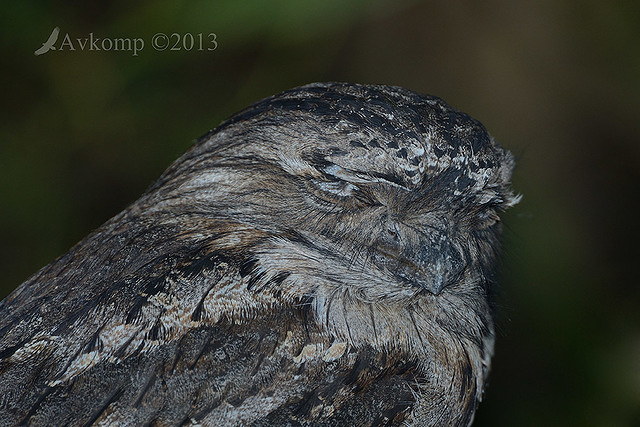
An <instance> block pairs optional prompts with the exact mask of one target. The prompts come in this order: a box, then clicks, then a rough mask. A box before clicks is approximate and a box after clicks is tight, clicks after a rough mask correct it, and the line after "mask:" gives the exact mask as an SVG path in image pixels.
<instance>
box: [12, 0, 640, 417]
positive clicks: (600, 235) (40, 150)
mask: <svg viewBox="0 0 640 427" xmlns="http://www.w3.org/2000/svg"><path fill="white" fill-rule="evenodd" d="M0 24H1V25H0V35H1V36H2V37H1V39H2V56H1V57H0V65H1V68H0V70H1V71H0V73H2V74H1V75H2V85H3V86H2V93H3V96H2V98H1V99H0V105H2V114H1V115H0V271H2V278H1V279H0V296H5V295H7V294H8V293H9V292H10V291H11V290H12V289H13V288H15V287H16V286H17V285H18V284H19V283H21V282H22V281H23V280H25V279H26V278H27V277H28V276H29V275H30V274H32V273H33V272H35V271H36V270H37V269H38V268H40V267H42V266H43V265H45V264H47V263H48V262H50V261H51V260H52V259H53V258H55V257H56V256H58V255H60V254H62V253H64V252H65V251H66V250H67V249H68V248H69V247H70V246H71V245H73V244H74V243H75V242H77V241H78V240H80V239H81V238H82V237H83V236H85V235H86V234H87V233H88V232H89V231H90V230H92V229H93V228H95V227H98V226H99V225H100V224H101V223H102V222H104V221H105V220H107V219H108V218H109V217H111V216H112V215H114V214H115V213H117V212H118V211H120V210H121V209H123V208H124V207H125V206H126V205H127V204H128V203H130V202H132V201H133V200H135V199H136V198H137V197H138V196H139V195H140V194H141V193H142V192H143V191H144V190H145V188H146V187H147V186H148V185H150V184H151V183H152V182H153V180H154V179H155V178H157V177H158V176H159V174H160V173H161V172H162V170H163V169H164V168H165V167H166V166H167V165H168V164H169V163H170V162H171V161H172V160H174V159H175V158H177V157H178V156H179V155H180V154H181V153H182V152H183V151H184V150H185V149H186V148H187V147H188V146H189V145H190V144H191V142H192V141H193V139H195V138H197V137H198V136H200V135H202V134H204V133H206V132H207V131H208V130H209V129H210V128H212V127H214V126H216V125H217V124H218V123H219V122H220V121H222V120H223V119H224V118H226V117H228V116H229V115H230V114H232V113H234V112H235V111H237V110H239V109H240V108H243V107H245V106H247V105H248V104H250V103H251V102H254V101H256V100H258V99H260V98H262V97H265V96H268V95H271V94H274V93H276V92H279V91H281V90H284V89H287V88H290V87H293V86H297V85H300V84H304V83H309V82H312V81H327V80H340V81H354V82H361V83H385V84H393V85H400V86H405V87H408V88H410V89H413V90H416V91H419V92H423V93H431V94H435V95H438V96H440V97H442V98H444V99H445V100H446V101H448V102H449V103H451V104H452V105H454V106H456V107H458V108H460V109H461V110H463V111H466V112H468V113H470V114H471V115H473V116H474V117H476V118H478V119H479V120H481V121H482V122H483V123H484V124H485V125H486V126H487V128H488V129H489V130H490V131H491V132H492V133H493V135H494V136H495V137H496V138H497V139H498V140H499V141H501V142H502V144H503V145H504V146H506V147H508V148H510V149H511V150H512V151H513V152H514V153H515V154H516V155H517V157H518V159H519V165H518V169H517V172H516V175H515V177H514V186H515V187H516V189H517V190H518V191H519V192H521V193H522V194H523V195H524V199H523V201H522V203H521V204H520V206H518V207H517V208H515V209H514V210H513V212H510V213H508V215H507V218H506V220H505V226H506V227H505V228H506V233H505V235H506V236H505V237H506V242H505V256H504V262H503V268H502V272H503V274H502V280H501V286H500V294H501V296H500V298H499V300H498V313H499V338H498V343H497V349H496V356H495V359H494V368H493V372H492V377H491V384H490V387H489V389H488V391H487V394H486V396H485V402H484V403H483V404H482V405H481V407H480V410H479V412H478V415H477V422H476V425H492V426H514V425H517V426H527V425H531V426H539V425H545V426H566V425H581V426H631V425H640V287H639V280H638V272H637V264H636V262H637V260H638V252H639V251H638V243H637V238H638V232H637V231H636V230H637V227H636V223H637V218H638V213H637V206H636V199H637V196H638V187H639V182H640V176H639V175H640V120H638V113H639V112H640V3H637V2H632V1H620V2H596V1H593V0H590V1H583V2H571V1H569V0H560V1H550V0H544V1H541V2H525V1H522V0H519V1H506V0H491V1H487V2H482V3H480V2H471V1H468V2H464V1H462V2H439V1H435V0H434V1H390V0H389V1H383V0H378V1H369V2H365V1H364V0H362V1H337V0H329V1H324V2H308V1H299V0H276V1H270V2H265V1H256V0H252V1H243V2H232V1H230V0H225V1H202V0H200V1H191V2H187V1H160V2H150V1H147V2H144V1H143V2H138V3H137V4H134V5H133V6H129V5H128V4H125V3H124V2H122V1H98V2H91V3H80V2H65V3H63V2H59V1H53V2H38V1H33V0H31V1H22V2H13V3H10V4H3V13H2V16H0ZM55 26H59V27H60V28H61V36H62V35H64V34H66V33H68V34H69V35H70V37H72V38H78V37H82V38H84V37H88V36H89V33H93V34H94V35H95V37H110V38H116V37H129V38H135V37H142V38H143V39H144V40H145V47H144V50H143V51H142V52H140V53H139V55H138V56H135V57H134V56H132V55H131V52H114V51H110V52H109V51H79V50H76V51H69V50H65V51H51V52H49V53H47V54H45V55H42V56H35V55H34V54H33V52H34V50H36V49H37V48H38V47H40V46H41V44H42V43H43V42H44V41H45V40H46V38H47V37H48V36H49V34H50V33H51V30H52V29H53V28H54V27H55ZM157 32H165V33H172V32H178V33H181V34H184V33H192V34H197V33H204V34H208V33H210V32H214V33H216V35H217V42H218V48H217V49H216V50H215V51H213V52H207V51H182V52H174V51H163V52H159V51H155V50H154V49H153V48H152V47H151V44H150V43H151V37H152V36H153V34H155V33H157Z"/></svg>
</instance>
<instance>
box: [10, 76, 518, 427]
mask: <svg viewBox="0 0 640 427" xmlns="http://www.w3.org/2000/svg"><path fill="white" fill-rule="evenodd" d="M513 166H514V160H513V156H512V155H511V154H510V153H509V152H507V151H505V150H503V149H502V148H501V147H500V146H499V145H498V144H497V143H496V142H495V141H494V140H493V138H492V137H491V136H490V135H489V134H488V133H487V131H486V130H485V129H484V127H483V126H482V125H481V124H480V123H479V122H477V121H476V120H474V119H472V118H471V117H469V116H468V115H466V114H464V113H461V112H459V111H457V110H455V109H453V108H451V107H450V106H448V105H447V104H445V103H444V102H443V101H442V100H440V99H438V98H436V97H431V96H421V95H418V94H416V93H414V92H411V91H408V90H406V89H402V88H397V87H388V86H364V85H354V84H345V83H328V84H312V85H308V86H303V87H301V88H296V89H292V90H290V91H286V92H283V93H281V94H279V95H276V96H274V97H271V98H267V99H265V100H263V101H260V102H258V103H256V104H254V105H252V106H251V107H249V108H247V109H246V110H244V111H242V112H240V113H238V114H236V115H235V116H233V117H232V118H231V119H229V120H228V121H226V122H224V123H223V124H221V125H220V126H219V127H218V128H216V129H215V130H213V131H211V132H210V133H209V134H208V135H206V136H205V137H203V138H202V139H201V140H200V141H198V143H196V144H195V145H194V146H193V147H192V148H191V149H190V150H189V151H188V152H187V153H186V154H184V155H183V156H182V157H181V158H180V159H178V160H177V161H176V162H175V163H173V164H172V165H171V166H170V167H169V168H168V169H167V171H165V173H164V174H163V175H162V176H161V177H160V179H159V180H158V181H157V182H156V183H155V184H154V185H153V186H152V188H150V189H149V190H148V191H147V192H146V193H145V194H144V195H143V196H142V197H141V198H140V199H139V200H138V201H136V202H135V203H134V204H132V205H131V206H130V207H128V208H127V209H126V210H124V211H123V212H122V213H120V214H119V215H117V216H116V217H114V218H112V219H111V220H109V221H108V222H107V223H105V224H104V225H103V226H102V227H100V228H99V229H98V230H96V231H95V232H94V233H92V234H91V235H90V236H88V237H87V238H86V239H84V240H83V241H81V242H80V243H78V244H77V245H76V246H74V247H73V248H72V249H71V250H70V251H69V252H68V253H67V254H65V255H63V256H62V257H60V258H59V259H57V260H55V261H54V262H52V263H51V264H50V265H48V266H46V267H44V268H43V269H42V270H40V271H39V272H38V273H36V274H35V275H34V276H32V277H31V278H30V279H29V280H27V281H26V282H25V283H23V284H22V285H21V286H20V287H19V288H18V289H17V290H16V291H14V292H13V293H12V294H11V295H9V296H8V297H7V298H6V299H5V300H4V301H2V302H1V303H0V395H1V396H2V397H1V398H0V420H2V421H3V422H4V423H5V424H7V425H14V424H21V423H28V424H30V425H51V424H70V425H85V424H95V425H106V424H114V423H117V424H121V425H127V424H128V425H139V424H148V423H154V424H160V425H181V424H198V423H199V424H203V425H255V426H263V425H264V426H266V425H342V424H345V425H347V424H353V425H400V424H408V425H468V424H470V423H471V421H472V420H473V416H474V413H475V410H476V407H477V404H478V402H479V401H480V400H481V397H482V393H483V390H484V387H485V384H486V379H487V375H488V372H489V367H490V360H491V355H492V353H493V344H494V325H493V319H492V315H491V307H490V301H489V299H490V298H489V295H490V294H491V287H492V286H493V279H492V278H493V273H492V272H493V268H494V263H495V260H496V257H497V252H498V247H499V235H500V222H499V219H500V218H499V214H500V213H501V212H502V211H503V210H505V209H506V208H508V207H510V206H513V205H514V204H515V203H517V201H518V197H516V196H514V194H513V192H512V191H511V190H510V188H509V181H510V177H511V172H512V169H513Z"/></svg>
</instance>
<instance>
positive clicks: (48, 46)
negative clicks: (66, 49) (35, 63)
mask: <svg viewBox="0 0 640 427" xmlns="http://www.w3.org/2000/svg"><path fill="white" fill-rule="evenodd" d="M58 34H60V27H55V28H54V29H53V31H51V34H50V35H49V38H48V39H47V41H46V42H44V43H42V46H41V47H39V48H38V49H37V50H36V51H35V52H33V53H34V55H36V56H38V55H42V54H44V53H47V52H49V51H50V50H56V48H55V46H54V45H53V44H54V43H55V42H56V41H57V40H58Z"/></svg>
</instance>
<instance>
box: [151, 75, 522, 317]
mask: <svg viewBox="0 0 640 427" xmlns="http://www.w3.org/2000/svg"><path fill="white" fill-rule="evenodd" d="M513 166H514V160H513V157H512V155H511V154H510V153H509V152H507V151H505V150H503V149H502V148H501V147H500V146H499V145H498V144H497V143H496V142H495V141H494V139H493V138H492V137H491V136H490V135H489V134H488V133H487V131H486V130H485V128H484V127H483V126H482V125H481V124H480V123H479V122H478V121H476V120H474V119H473V118H471V117H469V116H468V115H466V114H464V113H461V112H459V111H457V110H455V109H453V108H452V107H450V106H448V105H447V104H445V103H444V102H443V101H442V100H441V99H439V98H436V97H431V96H421V95H418V94H416V93H414V92H411V91H408V90H406V89H402V88H393V87H387V86H362V85H351V84H341V83H330V84H312V85H307V86H303V87H301V88H296V89H293V90H290V91H286V92H284V93H282V94H279V95H276V96H273V97H270V98H267V99H265V100H263V101H260V102H258V103H256V104H254V105H252V106H250V107H249V108H247V109H246V110H244V111H242V112H240V113H238V114H237V115H235V116H233V117H232V118H231V119H230V120H228V121H227V122H225V123H223V124H222V125H221V126H220V127H219V128H217V129H216V130H214V131H213V132H211V133H210V134H209V135H207V136H205V137H204V138H203V139H202V140H201V141H200V142H199V143H198V144H196V146H194V148H192V149H191V150H190V151H189V152H187V153H186V154H185V155H184V156H183V157H182V158H181V159H179V160H178V161H177V162H176V163H175V164H174V165H172V166H171V167H170V168H169V169H168V171H167V172H166V173H165V175H164V176H163V177H162V178H161V179H160V181H159V182H158V184H157V185H156V188H155V190H152V192H151V194H152V195H154V204H153V206H155V209H158V208H161V209H163V210H164V211H166V212H170V213H171V218H173V219H172V220H175V221H182V222H183V224H188V227H191V229H192V234H193V235H196V236H198V238H199V239H205V240H206V239H210V240H215V241H216V245H218V246H220V245H222V246H224V247H225V250H227V251H232V252H234V253H237V254H238V257H240V258H243V259H244V261H243V263H244V265H245V266H246V268H245V273H246V274H247V275H248V276H250V279H247V280H249V281H250V282H249V283H251V287H253V288H254V289H268V288H271V289H275V288H277V289H278V292H281V294H282V295H285V296H286V295H288V296H290V297H291V298H293V299H295V298H298V299H299V298H300V297H301V295H304V297H306V298H310V299H312V300H315V301H316V303H317V304H320V305H322V304H324V305H326V304H329V302H328V301H330V299H331V298H333V296H334V295H335V294H336V293H345V292H346V293H348V294H349V295H351V297H352V298H357V299H359V300H361V301H368V302H381V301H382V302H384V301H390V302H392V301H405V302H406V301H407V300H408V299H411V298H414V297H415V296H416V295H427V296H428V297H429V298H437V297H438V296H439V295H440V294H442V293H450V294H456V295H458V296H460V295H467V296H469V298H480V299H481V300H483V299H486V296H487V294H488V293H489V289H488V287H489V286H490V282H491V271H492V269H493V264H494V261H495V257H496V252H497V247H498V237H499V232H500V224H499V222H500V217H499V214H500V213H501V212H502V211H503V210H504V209H506V208H508V207H510V206H512V205H513V204H515V203H517V201H518V197H516V196H514V194H513V193H512V191H511V189H510V188H509V181H510V177H511V172H512V168H513ZM158 200H162V203H158ZM210 223H211V224H213V225H211V226H209V225H208V224H210ZM207 229H210V230H212V232H211V233H210V234H211V235H207ZM251 280H252V281H251Z"/></svg>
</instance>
